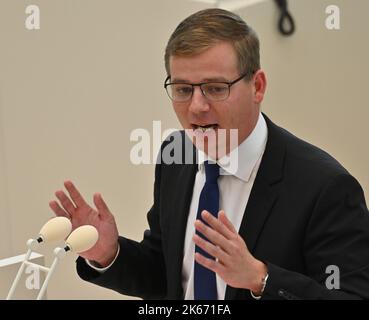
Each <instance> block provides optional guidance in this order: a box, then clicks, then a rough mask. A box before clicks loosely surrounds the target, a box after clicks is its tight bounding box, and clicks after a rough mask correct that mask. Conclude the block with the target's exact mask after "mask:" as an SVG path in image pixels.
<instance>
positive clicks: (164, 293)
mask: <svg viewBox="0 0 369 320" xmlns="http://www.w3.org/2000/svg"><path fill="white" fill-rule="evenodd" d="M265 118H266V122H267V126H268V141H267V145H266V149H265V152H264V155H263V158H262V161H261V164H260V168H259V171H258V173H257V176H256V180H255V182H254V185H253V188H252V191H251V194H250V197H249V201H248V203H247V207H246V210H245V213H244V217H243V220H242V223H241V227H240V230H239V234H240V235H241V236H242V238H243V239H244V240H245V242H246V244H247V247H248V248H249V250H250V252H251V253H252V254H253V255H254V256H255V257H256V258H257V259H260V260H262V261H264V262H265V263H266V264H267V267H268V270H269V278H268V281H267V285H266V288H265V291H264V294H263V296H262V298H263V299H351V298H369V214H368V209H367V207H366V204H365V199H364V195H363V190H362V188H361V187H360V185H359V183H358V182H357V181H356V180H355V178H353V177H352V176H351V175H350V174H349V173H348V172H347V171H346V170H345V169H344V168H343V167H342V166H341V165H340V164H339V163H338V162H337V161H336V160H335V159H333V158H332V157H331V156H330V155H328V154H327V153H326V152H324V151H322V150H320V149H318V148H317V147H314V146H312V145H310V144H308V143H306V142H304V141H302V140H300V139H298V138H297V137H295V136H293V135H292V134H290V133H289V132H287V131H286V130H284V129H282V128H280V127H278V126H276V125H275V124H273V123H272V122H271V121H270V120H269V119H268V118H267V117H265ZM164 145H165V144H164ZM162 150H164V149H163V148H162ZM162 152H163V151H162ZM239 165H242V164H239ZM196 171H197V165H196V164H171V165H168V164H157V165H156V170H155V185H154V204H153V206H152V208H151V209H150V211H149V212H148V223H149V227H150V229H149V230H146V231H145V233H144V238H143V240H142V241H141V242H136V241H132V240H129V239H126V238H124V237H120V238H119V242H120V246H121V250H120V254H119V256H118V258H117V260H116V261H115V263H114V264H113V265H112V266H111V268H110V269H109V270H108V271H106V272H105V273H104V274H99V273H97V272H96V271H95V270H93V269H91V268H90V267H88V265H87V264H86V263H85V261H84V260H83V259H80V258H79V259H78V260H77V271H78V273H79V275H80V276H81V277H82V278H83V279H85V280H87V281H90V282H93V283H95V284H98V285H101V286H104V287H107V288H111V289H113V290H116V291H118V292H121V293H123V294H126V295H133V296H138V297H142V298H144V299H161V298H167V299H183V296H184V293H183V290H182V284H181V281H182V279H181V278H182V276H181V271H182V260H183V248H184V237H185V232H186V230H185V229H186V221H187V215H188V211H189V205H190V202H191V197H192V191H193V185H194V181H195V175H196ZM330 265H335V266H337V267H338V268H339V272H340V290H334V289H333V290H329V289H327V287H326V278H327V277H328V276H329V275H330V272H329V273H326V268H327V267H328V266H330ZM225 298H226V299H250V298H251V296H250V293H249V291H248V290H245V289H236V288H232V287H229V286H228V287H227V289H226V296H225Z"/></svg>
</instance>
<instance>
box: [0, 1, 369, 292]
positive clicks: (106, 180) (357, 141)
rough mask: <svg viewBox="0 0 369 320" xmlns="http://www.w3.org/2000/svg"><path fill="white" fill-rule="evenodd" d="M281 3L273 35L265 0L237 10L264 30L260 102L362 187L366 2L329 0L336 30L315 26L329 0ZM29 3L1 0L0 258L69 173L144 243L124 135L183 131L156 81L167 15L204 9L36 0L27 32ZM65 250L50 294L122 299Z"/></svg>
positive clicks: (145, 172) (144, 204)
mask: <svg viewBox="0 0 369 320" xmlns="http://www.w3.org/2000/svg"><path fill="white" fill-rule="evenodd" d="M289 2H290V8H291V11H292V13H293V16H294V17H295V19H296V23H297V32H296V34H295V35H294V36H292V37H290V38H284V37H282V36H280V35H279V34H278V32H277V31H276V23H277V11H276V7H275V4H274V2H273V1H269V2H266V3H263V4H259V5H257V6H255V7H252V8H249V9H244V10H241V11H240V12H239V13H241V15H242V16H243V17H244V18H245V20H246V21H248V22H249V23H250V24H251V25H252V26H253V27H254V29H255V30H256V31H257V32H258V34H259V37H260V39H261V44H262V65H263V67H264V69H265V70H266V72H267V76H268V80H269V86H268V91H267V96H266V101H265V103H264V106H263V109H264V111H265V112H266V113H267V114H268V115H269V116H270V117H271V118H272V119H273V120H274V121H275V122H277V123H279V124H281V125H283V126H285V127H286V128H288V129H290V130H291V131H292V132H294V133H296V134H297V135H299V136H300V137H302V138H305V139H306V140H308V141H310V142H312V143H314V144H317V145H319V146H321V147H323V148H325V149H327V150H328V151H329V152H330V153H332V154H333V155H334V156H336V157H337V158H338V160H340V161H341V162H342V163H343V164H344V165H345V166H346V167H347V168H348V169H349V170H350V171H351V172H352V173H353V174H354V175H355V176H356V177H357V178H358V179H359V181H360V182H362V185H363V187H364V188H365V190H369V172H368V170H367V164H368V163H369V152H368V151H367V148H366V146H365V139H366V138H367V137H368V136H369V129H368V128H367V126H366V119H367V118H368V111H367V109H368V108H367V106H368V103H367V101H369V90H368V84H367V83H368V81H367V74H368V71H369V70H368V63H367V57H368V56H369V45H368V41H367V39H368V34H369V30H368V29H369V27H368V26H367V23H366V21H367V17H366V16H365V15H366V13H367V12H369V2H368V1H367V0H355V6H353V5H352V1H349V0H335V1H334V3H335V4H337V5H338V6H339V7H340V8H341V24H342V25H341V30H340V31H328V30H327V29H326V28H325V25H324V20H325V16H326V15H325V12H324V10H325V7H326V6H327V5H329V4H332V1H326V0H315V1H309V0H294V1H289ZM27 4H30V1H25V0H18V1H13V0H2V1H1V2H0V39H1V50H0V70H1V72H0V94H1V99H0V116H1V119H0V179H1V180H0V217H1V221H5V223H4V224H3V223H2V225H1V227H0V232H1V235H2V239H6V243H7V245H6V247H7V249H5V250H4V249H3V248H2V249H1V251H0V254H1V255H2V257H5V255H6V254H9V253H11V254H12V255H16V254H20V253H23V252H24V251H25V242H26V240H27V239H28V238H29V237H31V236H33V235H34V233H35V232H37V231H38V229H39V227H40V226H41V225H42V224H43V223H44V222H45V221H46V220H47V219H48V218H49V217H50V216H51V211H50V210H49V208H48V202H49V201H50V200H51V199H53V198H54V196H53V193H54V191H56V190H58V189H59V188H62V183H63V181H64V180H65V179H72V180H73V181H75V183H76V184H77V186H78V187H79V188H80V190H81V191H82V193H83V194H84V195H85V197H86V199H88V201H89V202H90V203H91V202H92V194H93V192H96V191H99V192H101V193H102V194H103V195H104V196H105V198H106V200H107V202H108V204H109V206H110V208H111V210H112V211H113V212H114V213H115V215H116V219H117V222H118V226H119V231H120V232H121V233H122V234H124V235H126V236H128V237H131V238H134V239H137V240H139V239H141V236H142V232H143V230H144V228H145V227H146V216H145V215H146V212H147V210H148V208H149V207H150V205H151V201H152V184H153V167H152V166H148V165H146V166H143V165H141V166H134V165H132V164H131V162H130V159H129V152H130V149H131V147H132V146H133V145H134V143H132V142H130V141H129V136H130V132H131V131H132V130H133V129H135V128H147V129H149V130H151V128H152V121H153V120H161V121H162V122H163V128H165V129H167V128H172V127H178V128H179V124H178V122H177V120H176V118H175V115H174V112H173V111H172V110H171V105H170V102H169V100H168V98H167V96H166V94H165V92H164V89H163V86H162V83H163V80H164V78H165V71H164V66H163V51H164V47H165V45H166V42H167V39H168V37H169V35H170V34H171V32H172V31H173V30H174V28H175V27H176V25H177V24H178V23H179V22H180V21H181V20H182V19H183V18H185V17H186V16H188V15H189V14H190V13H192V12H195V11H197V10H199V9H201V8H204V7H205V5H203V4H200V3H196V2H190V1H185V0H156V1H151V0H146V1H144V0H141V1H121V0H105V1H102V0H80V1H73V0H61V1H41V0H34V1H32V4H38V5H39V7H40V9H41V29H40V30H38V31H28V30H26V29H25V28H24V19H25V13H24V10H25V7H26V5H27ZM144 84H148V86H147V87H148V89H147V91H146V90H145V91H143V90H142V88H143V85H144ZM6 213H9V215H8V216H7V215H6ZM43 253H45V254H46V255H47V252H43ZM2 257H0V258H2ZM74 259H75V257H74V256H70V257H69V258H68V259H66V260H64V261H63V262H62V264H61V265H60V266H59V268H58V272H57V274H56V277H55V278H54V279H53V280H52V282H51V286H50V290H49V292H48V297H49V298H52V299H106V298H109V299H110V298H112V299H121V298H125V297H123V296H120V295H118V294H115V293H112V292H110V291H108V290H105V289H101V288H97V287H96V286H93V285H90V284H87V283H84V282H82V281H81V280H79V279H78V277H77V275H76V273H75V269H74V268H75V266H74ZM47 261H48V262H50V261H51V257H50V256H49V257H48V259H47Z"/></svg>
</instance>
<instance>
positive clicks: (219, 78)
mask: <svg viewBox="0 0 369 320" xmlns="http://www.w3.org/2000/svg"><path fill="white" fill-rule="evenodd" d="M171 82H172V83H173V82H176V83H194V82H190V81H188V80H185V79H181V78H173V79H171ZM203 82H229V80H228V79H226V78H224V77H213V78H205V79H202V81H201V82H196V83H203Z"/></svg>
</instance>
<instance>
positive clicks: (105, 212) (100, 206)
mask: <svg viewBox="0 0 369 320" xmlns="http://www.w3.org/2000/svg"><path fill="white" fill-rule="evenodd" d="M94 203H95V206H96V208H97V211H98V212H99V215H100V217H101V219H104V218H108V217H111V213H110V210H109V208H108V206H107V205H106V203H105V201H104V199H103V198H102V196H101V194H100V193H95V194H94Z"/></svg>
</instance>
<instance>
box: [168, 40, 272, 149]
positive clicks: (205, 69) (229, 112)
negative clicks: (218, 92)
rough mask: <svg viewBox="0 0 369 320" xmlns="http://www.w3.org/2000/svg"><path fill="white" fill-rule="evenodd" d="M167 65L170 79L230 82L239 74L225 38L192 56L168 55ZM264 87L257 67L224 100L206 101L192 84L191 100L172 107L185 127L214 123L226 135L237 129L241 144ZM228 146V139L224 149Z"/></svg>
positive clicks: (257, 113) (253, 116)
mask: <svg viewBox="0 0 369 320" xmlns="http://www.w3.org/2000/svg"><path fill="white" fill-rule="evenodd" d="M169 66H170V74H171V82H185V83H201V82H212V81H215V82H216V81H225V82H231V81H233V80H235V79H237V78H239V77H240V73H239V71H238V61H237V56H236V52H235V50H234V48H233V46H232V45H231V44H230V43H228V42H219V43H218V44H216V45H214V46H213V47H211V48H209V49H207V50H206V51H204V52H202V53H200V54H198V55H194V56H171V57H170V60H169ZM264 90H265V75H264V73H263V72H262V71H261V70H259V71H258V72H257V73H256V74H255V75H254V76H253V78H252V79H251V80H250V81H248V82H246V81H245V80H241V81H239V82H237V83H235V84H234V85H233V86H232V87H231V88H230V95H229V97H228V98H227V99H226V100H223V101H217V102H213V101H209V100H208V99H207V98H206V97H204V95H203V94H202V92H201V90H200V88H199V87H195V89H194V92H193V96H192V99H191V100H190V101H187V102H173V107H174V110H175V112H176V114H177V117H178V119H179V121H180V123H181V125H182V126H183V128H184V129H193V130H196V129H198V128H199V127H200V126H207V125H214V130H215V132H217V131H218V130H219V129H226V132H227V135H228V134H229V129H238V144H240V143H241V142H242V141H243V140H244V139H246V138H247V137H248V136H249V134H250V133H251V132H252V130H253V129H254V127H255V125H256V122H257V119H258V115H259V110H260V107H259V106H260V102H261V101H262V98H263V94H264ZM197 132H202V130H197ZM199 134H200V133H199ZM229 147H230V146H229V141H227V153H228V152H229V151H230V149H229ZM231 149H232V148H231Z"/></svg>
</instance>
